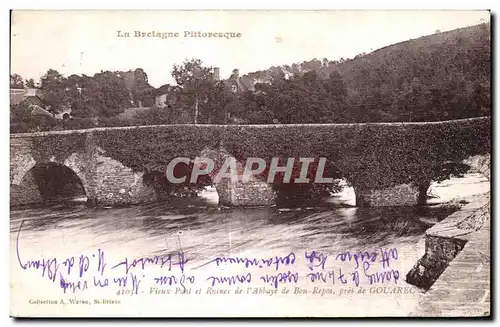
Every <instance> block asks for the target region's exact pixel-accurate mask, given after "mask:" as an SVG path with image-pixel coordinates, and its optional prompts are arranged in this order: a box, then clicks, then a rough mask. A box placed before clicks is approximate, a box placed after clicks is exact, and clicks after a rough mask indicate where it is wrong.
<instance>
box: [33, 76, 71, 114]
mask: <svg viewBox="0 0 500 327" xmlns="http://www.w3.org/2000/svg"><path fill="white" fill-rule="evenodd" d="M40 84H41V85H40V89H41V90H42V97H43V101H44V102H45V103H46V104H47V105H49V107H48V108H47V110H48V111H50V112H52V113H59V112H61V111H63V110H64V109H65V108H66V107H69V102H70V98H69V97H68V93H67V89H66V88H67V80H66V78H65V77H64V76H63V75H61V74H60V73H59V72H58V71H57V70H54V69H49V70H48V71H47V73H45V75H43V76H42V78H41V79H40Z"/></svg>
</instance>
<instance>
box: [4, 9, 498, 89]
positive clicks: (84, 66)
mask: <svg viewBox="0 0 500 327" xmlns="http://www.w3.org/2000/svg"><path fill="white" fill-rule="evenodd" d="M489 19H490V13H489V12H488V11H451V10H450V11H307V12H305V11H203V12H202V11H14V12H13V14H12V20H11V24H12V26H11V72H12V73H18V74H20V75H21V76H22V77H23V78H34V79H35V80H38V79H39V78H40V76H41V75H43V74H44V73H45V72H46V71H47V70H48V69H49V68H53V69H56V70H58V71H59V72H60V73H62V74H64V75H65V76H69V75H71V74H87V75H93V74H95V73H97V72H99V71H101V70H112V71H113V70H129V69H135V68H143V69H144V70H145V71H146V73H147V74H148V77H149V82H150V83H151V84H152V85H153V86H155V87H159V86H161V85H163V84H165V83H172V82H173V80H172V77H171V75H170V71H171V69H172V65H173V64H174V63H182V61H183V60H184V59H185V58H199V59H201V60H202V61H203V63H204V64H206V65H211V66H217V67H220V68H221V77H223V78H226V77H229V75H230V73H231V71H232V70H233V69H234V68H239V70H240V73H241V74H245V73H248V72H252V71H257V70H261V69H266V68H269V67H270V66H273V65H284V64H289V65H291V64H292V63H298V62H302V61H305V60H311V59H313V58H318V59H320V60H321V59H323V58H325V57H326V58H328V59H329V60H335V59H339V58H340V57H345V58H350V57H353V56H355V55H356V54H359V53H361V52H371V51H373V50H376V49H378V48H381V47H384V46H387V45H390V44H393V43H397V42H400V41H404V40H408V39H411V38H417V37H420V36H423V35H428V34H432V33H434V31H435V30H437V29H439V30H441V31H446V30H451V29H455V28H459V27H464V26H468V25H475V24H479V23H480V22H481V20H484V21H489ZM135 30H140V31H145V32H148V31H153V30H154V31H161V32H179V33H180V34H181V37H179V38H171V39H157V38H144V39H141V38H134V37H130V38H119V37H117V31H123V32H125V31H128V32H130V33H131V34H132V33H133V32H134V31H135ZM190 30H193V31H203V32H211V31H214V32H239V33H241V34H242V37H241V38H239V39H229V40H227V39H203V38H184V37H182V35H183V31H190Z"/></svg>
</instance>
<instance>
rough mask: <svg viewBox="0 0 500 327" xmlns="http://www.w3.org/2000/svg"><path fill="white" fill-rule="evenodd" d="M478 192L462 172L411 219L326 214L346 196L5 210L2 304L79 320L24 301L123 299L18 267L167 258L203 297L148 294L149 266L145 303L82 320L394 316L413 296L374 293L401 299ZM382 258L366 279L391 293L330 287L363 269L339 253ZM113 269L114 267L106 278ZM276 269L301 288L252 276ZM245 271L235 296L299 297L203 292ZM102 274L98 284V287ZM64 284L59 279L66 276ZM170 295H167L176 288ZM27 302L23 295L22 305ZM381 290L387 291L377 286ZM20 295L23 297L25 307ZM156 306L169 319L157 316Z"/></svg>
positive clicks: (408, 211)
mask: <svg viewBox="0 0 500 327" xmlns="http://www.w3.org/2000/svg"><path fill="white" fill-rule="evenodd" d="M488 191H489V181H488V180H487V179H485V178H483V177H482V176H481V175H479V174H468V175H467V176H466V177H465V178H460V179H452V180H448V181H446V182H443V183H442V184H434V185H432V187H431V193H432V194H433V195H435V196H436V197H435V198H433V199H431V200H430V201H429V202H430V204H432V205H429V206H428V207H426V208H425V209H422V210H418V211H417V210H415V209H414V208H405V207H398V208H396V207H394V208H390V207H385V208H367V209H361V208H354V207H352V208H350V207H345V206H344V207H340V206H339V207H332V204H334V205H335V204H353V201H354V195H353V193H352V190H349V189H345V190H344V191H343V192H342V193H341V194H339V195H337V196H335V197H332V198H330V199H328V200H327V204H328V205H329V206H324V207H321V206H320V207H311V208H299V209H287V208H276V207H270V208H248V209H242V208H223V207H218V205H217V193H216V192H215V190H213V189H212V190H210V189H209V190H207V191H205V192H204V193H203V194H202V197H200V198H197V199H195V200H193V199H190V200H187V199H181V200H179V201H178V202H177V203H176V202H174V203H170V204H165V203H164V204H154V205H140V206H129V207H122V208H107V209H103V208H100V209H92V208H87V207H86V206H85V205H83V204H75V203H65V204H58V205H50V206H45V207H23V208H13V209H12V210H11V218H10V227H11V276H12V277H11V288H12V289H13V290H14V291H13V292H11V299H12V300H13V302H14V304H13V305H14V306H15V307H16V308H22V310H23V312H26V310H27V311H29V312H33V314H37V313H38V314H39V313H40V312H41V311H42V312H49V311H50V310H56V311H55V312H58V313H59V314H67V315H75V314H76V315H84V313H83V311H81V310H82V309H80V308H76V307H74V306H67V307H66V306H65V307H60V306H58V307H57V309H54V308H53V307H51V309H50V310H49V308H47V307H40V306H32V305H27V304H26V301H27V298H26V297H29V299H46V298H47V297H48V296H49V294H50V296H51V298H52V297H54V295H55V298H56V300H57V299H59V298H61V297H64V296H78V297H79V298H82V297H83V298H88V299H90V300H92V299H95V298H102V297H107V298H111V299H115V298H117V297H120V296H122V297H123V296H124V295H116V294H115V291H116V288H113V290H112V291H111V287H109V289H108V288H106V287H97V288H93V286H94V283H93V282H91V281H89V289H87V290H84V291H81V292H80V291H79V290H76V292H75V293H73V292H70V290H66V293H64V292H62V288H61V286H60V283H59V282H57V281H56V282H55V283H54V282H52V281H50V280H49V279H48V278H47V276H46V275H43V272H42V271H40V269H38V270H36V269H21V264H22V263H23V262H24V263H25V262H27V260H35V259H38V260H39V259H40V258H42V257H43V258H47V257H50V258H57V259H58V260H59V261H61V260H62V258H67V257H71V256H78V255H81V254H85V253H86V255H88V256H89V257H90V258H91V259H90V260H91V265H90V266H91V267H90V270H92V269H93V268H92V265H94V263H92V260H93V259H92V256H95V254H96V253H97V252H96V251H97V250H98V249H99V251H103V252H104V251H105V253H106V258H107V260H108V262H107V263H108V267H110V266H114V265H115V264H116V263H119V262H121V261H123V259H124V258H129V260H132V259H134V258H140V257H151V256H154V255H160V256H161V255H166V254H167V253H177V254H179V253H182V254H183V256H185V258H186V259H187V260H188V262H187V263H186V264H185V266H184V268H183V269H184V271H183V272H182V271H181V269H180V266H179V267H177V266H174V268H172V269H171V270H169V271H168V273H172V274H178V275H176V276H177V277H179V276H181V275H182V274H184V275H185V276H194V277H195V278H196V282H195V283H194V284H195V285H193V289H198V288H202V289H203V290H202V294H201V295H197V296H195V295H193V294H187V295H184V296H181V297H175V298H174V297H168V296H167V297H165V296H164V295H163V297H162V295H155V294H152V295H151V292H152V289H151V286H158V285H157V284H158V283H157V282H156V283H155V280H154V277H155V276H160V275H162V274H164V273H165V271H166V270H165V268H160V267H158V265H155V266H153V265H151V267H149V270H148V269H146V270H147V271H148V273H147V274H146V273H144V272H145V271H146V270H142V272H141V273H140V274H142V275H141V276H142V277H144V281H143V284H142V285H147V286H144V287H142V289H141V291H140V292H139V293H141V292H143V294H145V295H149V296H146V297H142V300H138V299H139V298H140V297H134V296H128V297H124V300H123V301H122V303H121V304H120V305H114V306H113V305H111V306H102V305H99V306H92V305H91V306H90V307H89V309H88V310H90V311H88V312H89V314H90V315H102V314H105V315H108V314H119V315H139V316H141V315H148V316H149V315H153V316H157V315H160V316H162V315H166V316H186V315H187V316H191V315H195V316H197V315H200V316H211V315H215V316H226V315H229V316H232V315H243V316H276V315H280V316H283V315H285V316H289V315H298V316H300V315H307V316H314V315H319V316H325V315H327V316H339V315H347V316H359V315H361V316H365V315H389V316H391V315H403V316H404V315H407V314H408V313H409V312H411V311H412V310H413V309H414V307H415V305H416V303H417V302H418V299H419V297H420V296H421V291H419V290H416V289H412V291H411V293H408V294H405V295H402V294H397V295H395V294H375V293H376V290H375V289H374V287H375V286H381V287H385V286H391V287H393V286H396V285H397V286H401V287H406V290H409V289H410V285H407V284H406V283H405V281H404V277H405V275H406V273H407V272H408V271H409V269H411V267H412V266H413V265H414V264H415V262H416V261H417V260H418V258H419V257H421V256H422V255H423V253H424V242H423V236H424V233H425V230H426V229H428V228H429V227H430V226H432V224H434V223H436V222H438V221H439V220H442V219H444V218H445V217H446V216H447V215H449V214H450V213H451V212H453V210H455V209H453V208H450V207H449V206H443V205H439V204H440V203H446V202H448V201H450V200H452V199H454V198H457V197H465V196H469V195H474V194H480V193H485V192H488ZM21 225H22V230H20V227H21ZM16 249H18V251H16ZM386 250H388V251H389V252H388V253H392V257H391V262H390V265H387V266H386V265H385V264H384V265H382V264H380V263H379V262H378V261H377V262H376V264H378V266H376V265H375V264H372V266H371V268H370V269H371V270H370V271H371V272H375V271H383V272H386V271H392V272H394V271H396V270H397V271H398V274H399V280H397V283H394V275H392V281H390V282H387V281H386V282H384V283H378V284H377V283H375V285H374V284H373V283H370V279H369V278H367V277H363V278H362V280H361V281H360V282H359V285H356V284H355V283H354V281H353V279H352V280H349V281H348V282H347V283H346V284H345V285H344V284H343V283H342V279H339V278H338V276H339V275H340V274H342V272H341V271H339V269H344V274H345V275H346V276H348V277H349V279H350V278H351V277H350V276H351V275H350V273H352V272H354V271H355V270H356V269H358V270H360V269H362V262H360V263H361V264H359V263H358V264H356V263H355V262H353V261H351V262H343V261H342V260H339V256H338V255H339V254H341V253H345V252H347V251H350V252H351V253H356V252H358V253H359V251H368V252H370V253H371V252H374V253H379V254H380V256H382V257H383V253H384V251H386ZM311 251H315V253H316V254H318V258H316V259H317V261H314V260H313V263H314V264H316V265H312V266H311V265H308V263H309V262H310V261H308V260H307V258H306V255H310V254H311ZM391 251H392V252H391ZM291 253H292V254H293V256H294V257H296V262H295V264H293V265H292V264H288V265H287V264H285V263H284V261H286V260H284V261H281V262H282V264H281V266H280V267H279V269H278V268H277V267H275V266H274V265H273V266H272V267H267V268H265V269H260V268H262V267H260V268H259V267H250V268H247V267H244V265H243V264H239V265H238V264H233V265H231V264H220V265H216V264H215V263H214V262H213V260H214V259H215V258H217V257H226V258H227V257H240V258H250V259H252V258H264V257H266V258H270V257H271V258H273V257H281V258H285V257H286V256H288V258H289V259H290V258H291V257H290V254H291ZM395 254H396V255H395ZM321 255H322V257H321V258H325V257H327V259H326V260H325V261H324V265H321V264H320V263H321V260H320V256H321ZM174 256H175V255H174ZM388 264H389V263H388ZM94 266H95V265H94ZM310 267H311V268H310ZM136 268H137V267H136ZM61 269H62V268H61ZM118 269H120V267H118V268H117V269H115V270H118ZM162 269H163V270H162ZM377 269H378V270H377ZM90 270H89V271H90ZM96 271H97V270H96ZM280 271H281V272H283V271H286V272H288V271H292V272H297V273H298V274H299V275H300V277H299V281H298V282H293V281H291V282H289V283H285V282H284V283H282V284H280V285H279V286H278V287H274V285H273V283H269V282H265V281H264V279H262V278H260V277H262V276H263V275H265V276H268V274H271V273H277V272H280ZM316 271H320V272H325V276H328V278H326V281H325V280H324V281H320V283H318V281H316V282H314V283H312V282H311V280H310V279H309V278H308V277H307V274H308V273H310V272H316ZM248 272H251V273H252V277H253V278H252V282H251V283H246V282H245V283H244V284H241V286H242V287H243V289H244V290H245V292H250V290H248V289H247V288H248V287H266V289H267V290H271V289H278V290H279V291H280V292H281V291H282V289H283V287H284V286H288V287H290V289H291V291H292V293H293V292H294V291H297V292H298V290H296V289H295V288H296V287H298V288H301V289H305V290H306V291H308V292H309V293H307V295H298V294H296V295H294V296H292V295H290V294H288V295H286V294H284V293H283V294H281V295H280V294H279V293H278V294H275V295H274V296H272V294H271V295H270V296H266V295H253V296H250V295H246V296H242V295H228V296H224V295H211V294H207V292H206V291H205V290H206V289H207V288H208V287H211V286H214V288H224V287H229V286H228V285H226V284H218V285H213V282H214V279H213V278H212V279H210V277H213V276H234V275H235V274H238V273H242V274H243V273H248ZM42 275H43V276H42ZM365 275H366V274H363V276H365ZM102 276H103V275H102V274H101V276H100V277H102ZM366 276H368V275H366ZM89 278H91V276H90V275H89ZM94 278H95V277H94ZM148 278H149V279H148ZM207 278H208V279H207ZM346 278H347V277H346ZM66 280H69V276H68V277H67V279H66ZM90 280H92V278H91V279H90ZM215 284H217V283H215ZM90 286H92V287H90ZM175 286H176V285H173V286H168V287H170V288H172V289H175ZM318 286H320V288H321V289H328V288H330V289H333V290H335V292H336V293H337V295H336V296H333V295H326V294H325V295H318V294H311V293H310V292H311V290H313V289H314V287H318ZM351 286H352V287H353V288H354V290H355V292H357V291H358V290H359V288H360V287H362V286H365V287H366V290H367V291H366V292H367V293H366V294H357V295H356V294H354V295H353V294H347V293H346V292H348V291H347V290H348V288H347V287H351ZM165 287H166V286H163V288H165ZM186 287H187V286H186ZM231 287H232V288H234V287H235V286H234V285H233V286H231ZM160 288H161V287H160ZM372 288H373V291H372ZM341 289H344V291H342V290H341ZM391 290H392V289H391ZM27 292H30V294H31V295H29V296H28V295H27V294H28V293H27ZM144 292H145V293H144ZM193 292H194V290H193ZM340 292H344V295H342V296H341V295H339V293H340ZM379 292H386V293H387V292H389V291H388V289H386V290H383V289H382V288H380V289H379ZM369 293H373V294H369ZM20 294H25V295H26V297H25V296H21V295H20ZM57 294H59V295H57ZM243 295H244V294H243ZM161 303H163V305H164V306H166V307H168V308H170V309H171V310H170V311H168V312H167V311H165V310H166V309H164V308H163V306H162V304H161ZM229 304H232V305H234V308H232V309H231V307H232V306H231V305H229ZM166 307H165V308H166ZM30 310H31V311H30ZM50 312H54V311H50Z"/></svg>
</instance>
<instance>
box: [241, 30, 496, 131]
mask: <svg viewBox="0 0 500 327" xmlns="http://www.w3.org/2000/svg"><path fill="white" fill-rule="evenodd" d="M490 27H491V26H490V24H489V23H486V24H480V25H476V26H471V27H466V28H460V29H456V30H453V31H448V32H443V33H436V34H433V35H429V36H424V37H420V38H417V39H412V40H408V41H404V42H400V43H397V44H393V45H390V46H387V47H384V48H381V49H379V50H376V51H374V52H372V53H369V54H360V55H358V56H356V57H355V58H352V59H347V60H346V59H341V60H339V61H329V60H327V59H326V58H325V59H323V60H321V61H320V60H318V59H313V60H311V61H308V62H303V63H300V64H294V65H292V66H288V65H286V66H279V67H271V68H269V69H268V70H265V71H258V72H254V73H250V74H247V75H245V76H242V78H243V79H246V80H250V81H253V82H254V83H258V82H263V81H271V80H276V78H284V77H285V76H287V78H289V76H300V75H304V74H305V73H306V72H310V71H314V72H316V73H317V74H318V76H319V78H322V79H328V78H329V76H330V74H331V73H332V72H338V73H339V74H340V76H341V78H342V81H343V83H344V84H345V87H346V89H347V98H346V107H345V109H342V110H346V111H347V112H344V113H341V114H338V115H336V117H343V118H342V120H343V121H350V122H368V121H371V122H379V121H434V120H447V119H458V118H468V117H476V116H485V115H489V114H490V111H491V96H490V93H491V91H490V90H491V88H490V84H491V30H490Z"/></svg>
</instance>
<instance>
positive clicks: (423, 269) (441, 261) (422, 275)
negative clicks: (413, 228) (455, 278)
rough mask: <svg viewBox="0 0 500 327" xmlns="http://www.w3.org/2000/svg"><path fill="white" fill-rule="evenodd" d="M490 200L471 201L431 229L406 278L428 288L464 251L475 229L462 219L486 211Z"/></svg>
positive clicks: (412, 282) (414, 283)
mask: <svg viewBox="0 0 500 327" xmlns="http://www.w3.org/2000/svg"><path fill="white" fill-rule="evenodd" d="M488 204H489V197H488V198H485V199H482V200H480V201H475V202H472V203H470V204H468V205H466V206H465V207H463V208H462V209H461V210H460V211H457V212H455V213H454V214H452V215H450V216H448V217H447V218H446V219H445V220H443V221H441V222H439V223H438V224H436V225H434V226H433V227H432V228H430V229H428V230H427V231H426V235H425V254H424V256H423V257H422V258H420V259H419V260H418V261H417V263H416V264H415V266H414V267H413V268H412V269H411V270H410V271H409V272H408V274H407V276H406V281H407V282H408V283H410V284H412V285H415V286H418V287H421V288H423V289H429V288H430V287H431V286H432V285H433V284H434V282H435V281H436V280H437V279H438V278H439V276H440V275H441V274H442V273H443V272H444V271H445V269H446V268H447V267H448V265H449V264H450V262H451V261H452V260H453V259H454V258H455V257H456V256H457V255H458V254H459V253H460V251H462V249H463V248H464V246H465V244H466V243H467V242H468V241H469V239H470V237H471V235H472V233H473V232H474V231H475V230H476V229H464V228H463V227H462V224H463V222H464V221H467V220H468V219H469V218H470V217H473V216H476V215H477V214H478V213H481V214H485V212H483V211H484V208H485V207H486V206H488ZM478 227H479V228H480V227H481V226H478ZM479 228H477V229H479Z"/></svg>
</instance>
